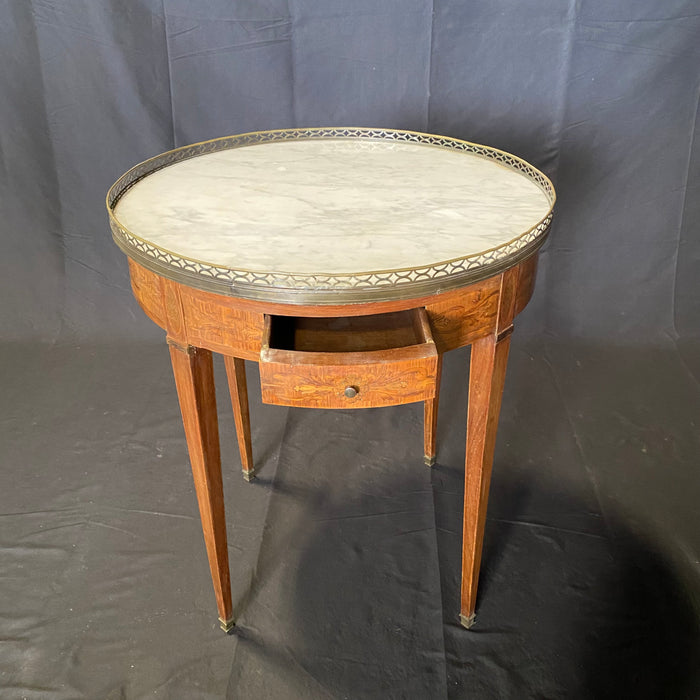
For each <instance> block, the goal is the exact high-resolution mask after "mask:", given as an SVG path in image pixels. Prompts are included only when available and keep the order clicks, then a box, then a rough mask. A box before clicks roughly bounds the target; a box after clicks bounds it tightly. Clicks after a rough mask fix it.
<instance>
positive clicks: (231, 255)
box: [114, 138, 550, 275]
mask: <svg viewBox="0 0 700 700" xmlns="http://www.w3.org/2000/svg"><path fill="white" fill-rule="evenodd" d="M549 210H550V203H549V201H548V199H547V196H546V195H545V193H544V192H543V191H542V190H541V189H540V187H538V185H537V184H535V183H534V182H532V181H531V180H530V179H528V178H527V177H526V176H525V175H522V174H521V173H519V172H517V171H514V170H511V169H510V168H508V167H506V166H503V165H501V164H499V163H496V162H494V161H492V160H489V159H487V158H484V157H481V156H478V155H475V154H471V153H468V152H463V151H457V150H449V149H443V148H438V147H435V146H430V145H421V144H413V143H402V142H393V141H379V140H370V139H354V138H353V139H350V138H349V139H325V140H304V141H279V142H272V143H264V144H257V145H254V146H246V147H243V148H234V149H229V150H224V151H219V152H215V153H209V154H206V155H201V156H197V157H194V158H192V159H190V160H185V161H181V162H177V163H174V164H173V165H170V166H168V167H166V168H163V169H162V170H159V171H157V172H154V173H151V174H150V175H148V176H147V177H145V178H144V179H143V180H141V181H139V182H137V183H136V184H135V185H134V186H133V187H132V188H131V189H129V190H128V191H127V192H126V193H125V194H124V196H123V197H122V198H121V199H120V200H119V202H118V203H117V205H116V208H115V210H114V215H115V217H116V218H117V220H118V221H119V223H121V225H122V226H124V227H125V228H126V229H128V230H129V231H131V232H132V233H133V234H134V235H136V236H138V237H139V238H142V239H144V240H146V241H147V242H149V243H151V244H153V245H155V246H158V247H159V248H162V249H165V250H167V251H170V252H172V253H175V254H177V255H178V256H182V257H186V258H190V259H194V260H198V261H202V262H206V263H209V264H211V265H217V266H225V267H231V268H235V269H237V270H253V271H260V272H281V273H301V274H309V275H315V274H318V275H323V274H331V275H332V274H344V273H366V272H371V271H380V270H381V271H383V270H394V269H402V268H413V267H421V266H425V265H431V264H434V263H439V262H442V261H447V260H451V259H454V258H459V257H466V256H469V255H472V254H478V253H480V252H484V251H487V250H490V249H493V248H498V247H500V246H504V245H506V244H507V243H509V242H510V241H512V240H513V239H514V238H516V237H518V236H519V235H521V234H524V233H526V232H527V231H529V230H530V229H532V228H533V227H534V226H536V225H537V224H538V222H539V221H540V220H541V219H543V218H544V217H545V216H546V215H547V213H548V212H549Z"/></svg>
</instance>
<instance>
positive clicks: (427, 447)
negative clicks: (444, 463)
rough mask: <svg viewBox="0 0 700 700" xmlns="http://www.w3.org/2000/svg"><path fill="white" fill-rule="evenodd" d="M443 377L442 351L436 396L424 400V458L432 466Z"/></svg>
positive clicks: (439, 356) (436, 381) (436, 382)
mask: <svg viewBox="0 0 700 700" xmlns="http://www.w3.org/2000/svg"><path fill="white" fill-rule="evenodd" d="M441 377H442V353H440V354H439V355H438V361H437V374H436V376H435V398H433V399H430V400H429V401H425V402H423V459H424V460H425V463H426V464H427V465H428V466H429V467H432V466H433V464H435V456H436V454H437V418H438V403H439V400H440V378H441Z"/></svg>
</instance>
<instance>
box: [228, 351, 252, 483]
mask: <svg viewBox="0 0 700 700" xmlns="http://www.w3.org/2000/svg"><path fill="white" fill-rule="evenodd" d="M224 364H225V365H226V376H227V377H228V386H229V392H230V394H231V404H232V406H233V420H234V422H235V423H236V437H237V438H238V450H239V452H240V453H241V467H242V469H243V477H244V478H245V479H246V481H250V480H251V479H254V478H255V469H254V465H253V449H252V446H251V440H250V412H249V410H248V385H247V383H246V378H245V360H242V359H241V358H240V357H229V356H228V355H224Z"/></svg>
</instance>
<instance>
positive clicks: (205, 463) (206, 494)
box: [168, 340, 233, 632]
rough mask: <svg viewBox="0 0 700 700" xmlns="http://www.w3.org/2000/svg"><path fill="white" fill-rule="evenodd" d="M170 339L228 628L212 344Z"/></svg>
mask: <svg viewBox="0 0 700 700" xmlns="http://www.w3.org/2000/svg"><path fill="white" fill-rule="evenodd" d="M168 343H169V345H170V358H171V360H172V364H173V373H174V375H175V385H176V387H177V395H178V398H179V400H180V410H181V411H182V422H183V424H184V426H185V438H186V439H187V449H188V451H189V455H190V463H191V465H192V475H193V477H194V485H195V490H196V492H197V501H198V503H199V514H200V517H201V520H202V530H203V532H204V542H205V544H206V548H207V556H208V557H209V568H210V569H211V577H212V581H213V583H214V593H215V595H216V605H217V607H218V610H219V622H220V623H221V628H222V629H223V630H224V631H226V632H228V631H229V630H230V629H231V628H232V627H233V611H232V605H231V582H230V578H229V576H230V574H229V568H228V549H227V543H226V519H225V515H224V493H223V484H222V480H221V456H220V453H219V428H218V423H217V415H216V395H215V391H214V369H213V363H212V356H211V352H209V350H204V349H202V348H196V347H193V346H186V347H183V346H181V345H179V344H177V343H175V342H173V341H171V340H168Z"/></svg>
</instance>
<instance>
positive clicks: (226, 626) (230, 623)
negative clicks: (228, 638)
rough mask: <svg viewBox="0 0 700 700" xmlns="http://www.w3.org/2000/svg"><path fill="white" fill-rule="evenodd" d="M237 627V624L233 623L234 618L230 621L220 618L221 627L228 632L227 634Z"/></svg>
mask: <svg viewBox="0 0 700 700" xmlns="http://www.w3.org/2000/svg"><path fill="white" fill-rule="evenodd" d="M235 626H236V623H235V622H234V621H233V618H231V619H230V620H222V619H221V618H219V627H221V629H222V630H223V631H224V632H226V633H227V634H228V633H229V632H230V631H231V630H232V629H233V628H234V627H235Z"/></svg>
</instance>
